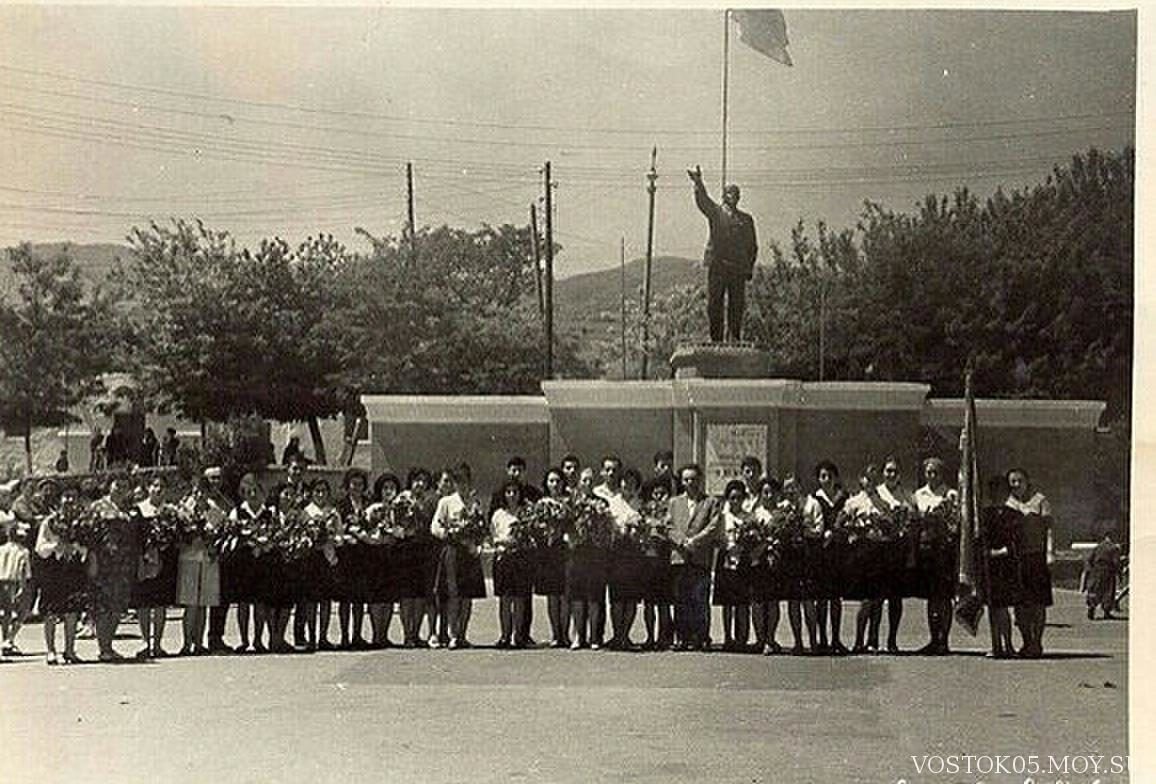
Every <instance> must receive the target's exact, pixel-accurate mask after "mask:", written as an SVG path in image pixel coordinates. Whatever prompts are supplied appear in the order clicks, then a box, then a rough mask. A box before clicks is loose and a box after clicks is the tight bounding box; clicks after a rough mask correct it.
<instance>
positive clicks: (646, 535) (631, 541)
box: [618, 515, 650, 551]
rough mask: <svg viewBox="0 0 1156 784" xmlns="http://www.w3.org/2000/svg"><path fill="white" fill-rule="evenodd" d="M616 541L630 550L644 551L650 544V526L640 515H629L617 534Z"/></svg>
mask: <svg viewBox="0 0 1156 784" xmlns="http://www.w3.org/2000/svg"><path fill="white" fill-rule="evenodd" d="M618 542H619V544H621V545H622V546H624V547H625V548H626V549H628V550H631V551H645V550H646V549H647V547H648V546H649V545H650V526H649V525H648V524H647V522H646V520H645V518H643V517H642V515H635V516H632V517H630V518H629V519H628V520H627V521H626V524H625V526H624V528H623V530H622V532H621V533H620V534H619V536H618Z"/></svg>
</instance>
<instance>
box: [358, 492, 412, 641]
mask: <svg viewBox="0 0 1156 784" xmlns="http://www.w3.org/2000/svg"><path fill="white" fill-rule="evenodd" d="M400 491H401V482H400V481H399V480H398V478H397V477H395V476H394V475H393V474H383V475H382V476H380V477H378V479H377V483H376V485H375V487H374V495H375V497H376V498H377V501H376V504H375V505H376V507H377V509H376V510H375V511H374V517H375V518H377V517H378V515H379V514H380V515H382V517H381V518H380V519H381V522H382V528H383V531H396V530H397V525H396V520H395V510H394V506H393V502H394V499H396V498H397V495H398V493H399V492H400ZM398 541H400V540H399V539H398V538H397V537H395V536H394V535H393V534H392V533H383V535H382V536H378V537H374V538H373V540H372V541H371V542H370V543H369V544H368V545H366V546H364V548H363V550H362V552H364V554H365V560H364V561H363V562H362V571H363V574H362V577H361V580H360V585H361V586H362V590H363V593H362V597H363V598H364V601H365V602H366V603H367V604H368V606H369V625H370V628H371V630H372V636H371V638H370V639H371V642H370V644H371V645H372V646H373V647H374V648H389V647H391V646H392V645H393V643H391V642H390V641H389V626H390V624H391V623H392V622H393V603H394V602H395V601H398V600H399V599H401V597H402V593H403V591H402V576H401V575H400V574H399V570H398V558H397V547H398V545H397V542H398Z"/></svg>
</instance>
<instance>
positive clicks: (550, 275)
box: [544, 161, 554, 378]
mask: <svg viewBox="0 0 1156 784" xmlns="http://www.w3.org/2000/svg"><path fill="white" fill-rule="evenodd" d="M545 174H546V281H545V284H546V285H545V287H544V290H545V294H546V297H545V300H546V303H545V304H546V378H553V377H554V193H553V191H554V182H553V179H552V178H551V176H550V162H549V161H546V172H545Z"/></svg>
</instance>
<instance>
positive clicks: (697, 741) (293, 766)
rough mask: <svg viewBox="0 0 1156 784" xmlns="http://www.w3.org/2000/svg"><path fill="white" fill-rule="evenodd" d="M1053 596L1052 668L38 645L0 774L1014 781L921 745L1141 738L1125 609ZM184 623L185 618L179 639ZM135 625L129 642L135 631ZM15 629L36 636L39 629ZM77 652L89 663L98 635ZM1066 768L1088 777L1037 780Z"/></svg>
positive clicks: (7, 728) (954, 660)
mask: <svg viewBox="0 0 1156 784" xmlns="http://www.w3.org/2000/svg"><path fill="white" fill-rule="evenodd" d="M1057 602H1058V607H1056V608H1053V613H1052V616H1053V617H1052V624H1053V625H1052V626H1051V627H1050V628H1049V629H1048V632H1047V636H1046V637H1045V641H1046V643H1047V645H1048V648H1049V650H1050V651H1051V652H1052V655H1051V656H1050V657H1049V658H1047V659H1044V660H1041V661H991V660H987V659H984V658H982V656H981V655H980V648H981V647H982V645H984V644H986V637H981V638H980V639H979V640H972V639H970V638H968V637H966V635H965V634H961V633H958V632H957V633H956V634H955V635H954V637H953V643H954V645H955V646H956V647H957V649H958V650H959V651H960V652H959V653H958V654H957V655H954V656H951V657H949V658H923V657H917V656H901V657H893V656H873V657H847V658H838V659H833V658H809V657H802V658H797V657H790V656H779V657H762V656H744V655H738V654H723V653H712V654H697V653H678V654H676V653H664V654H628V653H612V652H590V651H582V652H576V653H572V652H569V651H554V650H545V649H543V650H536V651H495V650H491V649H488V648H478V649H474V650H468V651H401V650H387V651H373V652H358V653H348V652H346V653H324V654H314V655H311V656H303V655H286V656H244V657H237V656H232V657H200V658H193V659H171V660H164V661H160V662H154V663H149V664H125V665H119V666H99V665H92V666H78V667H68V668H50V667H47V666H45V665H44V663H43V659H42V658H40V657H34V656H31V655H28V656H25V657H24V658H22V659H19V660H16V661H13V662H9V663H6V664H3V665H0V695H3V697H2V703H3V710H0V737H2V738H3V739H4V756H5V762H4V769H5V771H6V772H8V773H13V774H18V775H17V778H16V780H23V781H65V782H79V781H117V782H137V781H140V782H146V781H147V782H164V783H165V784H171V783H172V782H206V781H209V782H211V781H217V782H269V781H277V782H317V781H340V782H347V783H349V784H352V783H353V782H362V781H375V782H393V781H432V782H457V781H461V782H505V781H527V782H538V781H543V782H594V781H612V782H672V781H673V782H682V781H686V782H700V781H719V782H724V781H725V782H775V784H779V783H780V782H864V783H865V784H867V783H870V784H881V783H883V782H892V783H894V782H898V781H900V780H905V781H906V782H908V783H909V784H916V782H936V783H937V784H938V783H939V782H952V783H953V784H954V783H955V782H969V783H971V782H978V781H980V780H983V781H985V782H992V783H994V782H1004V781H1008V782H1010V781H1015V782H1020V784H1022V782H1023V781H1024V779H1025V777H1024V776H1002V777H1001V776H999V775H994V776H980V775H978V774H976V775H972V776H966V775H962V774H960V775H954V776H951V775H946V774H943V775H939V776H934V775H930V774H924V775H919V774H917V772H916V769H915V766H914V764H913V762H912V760H911V757H912V755H918V756H922V755H936V754H942V755H946V754H975V755H994V754H1013V755H1015V754H1019V755H1026V754H1039V755H1041V757H1042V758H1043V759H1045V760H1046V757H1047V755H1055V756H1059V755H1076V754H1103V755H1113V754H1119V755H1123V754H1126V753H1127V693H1128V691H1127V686H1128V684H1127V623H1126V622H1123V621H1116V622H1112V621H1096V622H1094V623H1093V622H1089V621H1087V620H1086V619H1085V618H1084V615H1083V607H1082V603H1081V600H1080V597H1079V596H1077V595H1076V594H1074V593H1071V592H1067V591H1057ZM853 607H854V605H853V604H849V608H852V609H853ZM495 610H496V608H495V603H494V600H493V599H490V600H486V601H484V602H481V603H479V604H478V606H477V607H476V609H475V614H474V618H475V623H474V626H473V632H472V637H473V641H474V642H475V643H489V642H491V641H492V639H493V638H494V637H496V626H495V623H496V619H495V614H496V613H495ZM536 611H537V613H538V614H537V616H536V625H537V629H538V636H539V637H543V636H544V628H545V623H546V621H545V608H544V607H539V608H536ZM850 615H853V612H852V613H850ZM844 626H845V628H848V627H850V626H851V619H850V617H848V618H845V624H844ZM179 628H180V624H179V621H175V616H174V621H170V626H169V629H170V634H169V637H170V640H171V642H170V644H169V649H170V650H175V649H176V648H178V647H179V638H178V635H179ZM334 628H336V621H335V622H334ZM903 629H904V634H903V635H902V637H901V644H902V645H903V646H904V647H905V648H909V649H914V648H917V647H919V646H920V645H922V644H923V643H924V642H925V639H924V637H923V634H924V605H923V603H922V602H918V601H909V602H908V603H907V606H906V612H905V614H904V622H903ZM121 631H122V634H124V635H126V636H125V638H124V639H121V640H120V641H119V642H118V646H119V648H120V650H121V651H122V652H123V653H132V652H133V651H134V650H135V649H136V647H137V642H138V641H137V640H136V639H135V638H130V637H128V635H129V634H131V633H133V632H135V628H133V627H130V626H129V625H127V624H126V625H124V626H122V629H121ZM395 631H396V630H395ZM636 634H637V631H636ZM788 635H789V631H788V630H787V627H786V624H785V619H784V624H783V626H781V627H780V630H779V640H780V642H782V641H784V640H785V639H787V636H788ZM21 641H22V643H23V647H24V650H25V651H26V652H27V653H29V654H31V653H33V652H36V651H38V650H40V649H42V647H43V644H42V642H41V636H40V627H39V626H38V625H37V626H30V627H27V628H26V629H25V630H24V631H23V632H22V634H21ZM79 649H80V654H81V655H82V656H83V657H85V658H90V659H91V658H94V656H95V650H94V649H95V646H94V644H93V643H92V642H91V641H90V640H85V641H82V642H81V644H80V648H79ZM1057 778H1062V779H1063V780H1066V781H1068V780H1070V781H1073V782H1075V781H1082V780H1087V781H1089V782H1090V781H1091V780H1092V777H1090V776H1085V777H1083V778H1081V777H1077V776H1072V775H1069V776H1066V777H1059V776H1052V777H1051V778H1042V777H1037V778H1036V781H1037V782H1039V781H1054V780H1056V779H1057ZM1125 780H1126V778H1125V777H1123V776H1118V777H1116V778H1113V777H1112V776H1101V781H1102V782H1104V784H1107V782H1110V781H1125Z"/></svg>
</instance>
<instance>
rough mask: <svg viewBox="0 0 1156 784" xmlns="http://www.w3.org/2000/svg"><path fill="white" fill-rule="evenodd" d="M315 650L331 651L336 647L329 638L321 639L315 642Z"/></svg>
mask: <svg viewBox="0 0 1156 784" xmlns="http://www.w3.org/2000/svg"><path fill="white" fill-rule="evenodd" d="M317 650H319V651H332V650H336V649H335V648H334V646H333V643H331V642H330V641H329V640H322V641H321V642H319V643H317Z"/></svg>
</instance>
